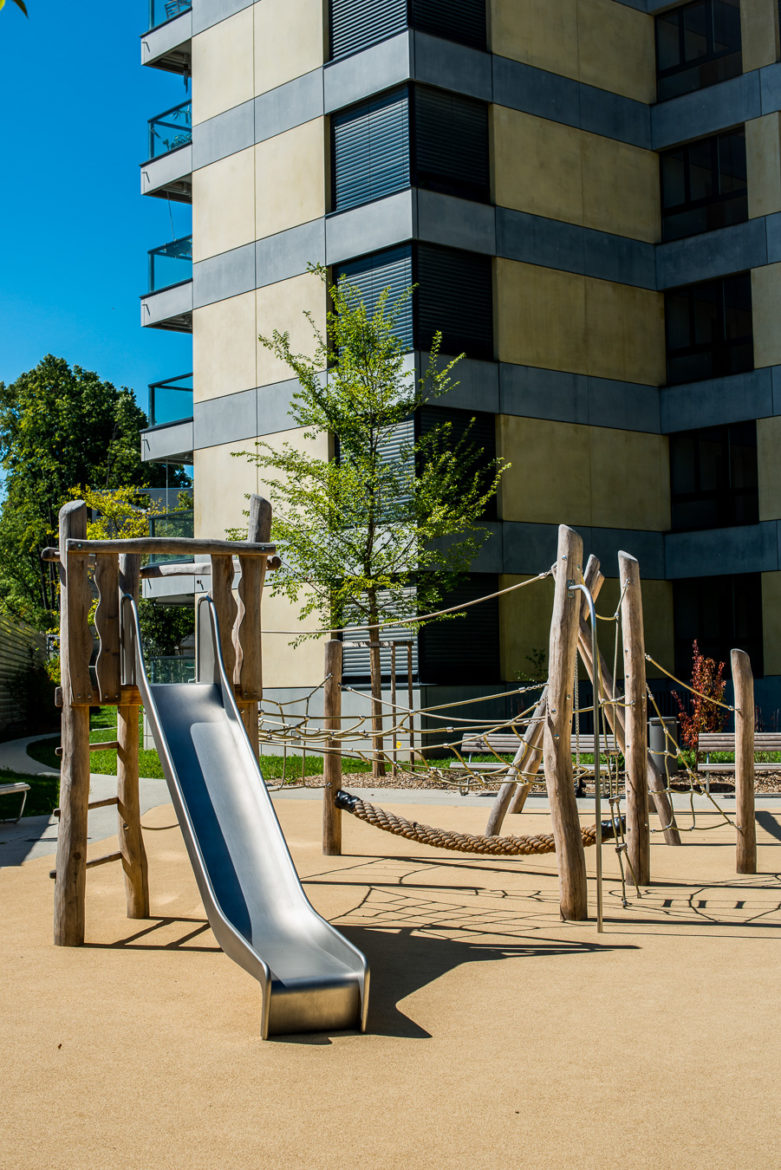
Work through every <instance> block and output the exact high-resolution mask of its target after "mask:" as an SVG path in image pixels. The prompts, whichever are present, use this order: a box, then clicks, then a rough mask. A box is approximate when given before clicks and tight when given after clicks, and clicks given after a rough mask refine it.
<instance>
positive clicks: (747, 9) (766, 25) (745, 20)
mask: <svg viewBox="0 0 781 1170" xmlns="http://www.w3.org/2000/svg"><path fill="white" fill-rule="evenodd" d="M740 38H741V42H742V49H743V71H744V73H748V72H749V71H750V70H752V69H760V68H761V67H762V66H763V65H772V64H773V62H774V61H777V60H778V57H779V39H778V4H777V3H776V0H740Z"/></svg>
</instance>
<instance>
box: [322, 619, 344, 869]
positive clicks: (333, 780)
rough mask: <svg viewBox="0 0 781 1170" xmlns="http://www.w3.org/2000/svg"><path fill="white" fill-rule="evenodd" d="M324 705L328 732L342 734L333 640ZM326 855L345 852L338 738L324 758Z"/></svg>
mask: <svg viewBox="0 0 781 1170" xmlns="http://www.w3.org/2000/svg"><path fill="white" fill-rule="evenodd" d="M323 703H324V714H325V721H324V727H325V730H326V731H339V729H340V728H341V725H342V643H341V642H339V641H337V640H336V639H333V640H332V641H330V642H326V644H325V687H324V690H323ZM323 780H324V785H323V853H325V854H326V856H328V857H338V856H339V855H340V854H341V852H342V810H341V809H339V808H337V807H336V805H335V804H334V797H335V796H336V794H337V792H338V791H339V789H340V788H341V786H342V750H341V745H340V742H339V740H338V739H333V738H329V739H327V740H326V743H325V757H324V759H323Z"/></svg>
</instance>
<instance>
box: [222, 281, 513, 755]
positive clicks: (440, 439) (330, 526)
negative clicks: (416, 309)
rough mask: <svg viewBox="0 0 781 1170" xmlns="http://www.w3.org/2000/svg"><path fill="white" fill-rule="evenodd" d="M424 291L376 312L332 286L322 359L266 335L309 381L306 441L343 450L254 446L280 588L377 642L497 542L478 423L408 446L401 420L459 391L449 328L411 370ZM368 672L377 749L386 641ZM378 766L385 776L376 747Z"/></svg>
mask: <svg viewBox="0 0 781 1170" xmlns="http://www.w3.org/2000/svg"><path fill="white" fill-rule="evenodd" d="M321 275H323V274H322V272H321ZM412 294H413V290H412V289H408V290H407V291H406V293H404V294H403V295H402V296H401V297H399V298H398V299H397V300H395V301H394V302H393V303H389V293H388V290H386V291H385V292H384V293H382V295H381V296H380V298H379V301H378V303H377V307H376V309H375V310H374V311H373V312H369V311H368V310H367V308H366V306H365V305H364V303H363V300H362V298H361V295H360V293H359V292H358V291H357V290H356V289H355V288H354V287H353V286H351V285H350V284H349V282H347V281H346V280H341V281H340V282H339V283H338V284H336V285H333V286H331V287H330V289H329V296H330V300H331V305H330V307H329V310H328V312H327V319H326V331H325V333H323V332H322V331H321V330H319V329H318V328H317V326H316V325H315V322H314V320H313V318H312V317H311V315H309V314H307V316H308V318H309V321H310V324H311V325H312V329H313V334H314V352H313V354H312V355H311V356H306V355H304V354H300V353H295V352H293V350H292V349H291V345H290V338H289V335H288V334H287V333H280V332H278V331H276V330H275V331H274V332H273V333H272V335H271V336H270V337H264V336H261V338H260V341H261V343H262V344H263V345H264V346H265V347H266V348H267V349H269V350H271V352H272V353H274V354H275V355H276V357H278V358H280V359H282V361H284V362H285V363H286V364H287V365H288V366H289V368H290V369H291V371H292V372H293V374H294V375H295V377H296V378H297V379H298V383H299V388H298V390H297V391H296V393H295V395H294V397H293V403H292V406H291V409H290V417H291V425H292V426H294V427H300V428H303V432H304V436H305V437H306V438H314V437H316V436H322V435H328V436H329V437H330V439H331V443H332V454H333V457H330V458H326V457H319V456H317V455H315V454H313V453H311V451H307V450H301V449H300V448H298V447H295V446H293V445H292V444H291V443H287V442H286V443H283V444H282V446H281V447H279V448H274V447H272V446H271V445H270V444H269V443H267V442H259V443H258V444H257V448H256V451H255V452H244V453H243V454H244V455H248V456H249V458H251V459H252V460H253V461H254V462H255V463H256V464H257V465H258V467H260V468H262V469H263V470H264V471H266V472H270V473H271V475H270V476H269V478H268V481H267V482H268V490H269V493H270V495H271V498H272V501H273V503H274V524H273V530H272V539H273V540H274V541H275V542H276V543H277V544H278V545H279V546H280V548H281V551H282V568H281V569H280V570H279V571H278V572H276V573H274V574H273V577H272V579H271V588H272V591H273V592H274V593H282V594H284V595H286V596H287V597H289V598H290V599H291V600H293V601H295V602H296V603H302V604H301V610H300V613H301V617H302V618H306V617H308V616H309V615H312V614H314V615H316V616H317V618H318V619H319V620H320V621H321V622H322V623H323V624H326V625H328V626H330V627H331V628H332V629H338V628H340V627H341V626H343V625H344V624H346V622H359V623H361V624H362V625H366V626H368V627H369V630H368V633H369V636H370V638H371V641H372V642H374V643H376V642H377V640H378V638H379V637H380V636H381V629H380V625H381V623H382V622H384V621H385V620H387V619H390V618H393V617H395V616H399V615H400V614H406V613H408V612H409V609H410V608H412V609H413V610H416V611H417V613H419V614H422V613H426V612H428V611H431V610H434V609H435V608H436V607H437V605H438V604H439V603H440V602H441V600H442V598H443V596H444V594H445V593H446V592H447V590H448V589H450V588H451V587H452V586H453V585H454V584H455V583H456V581H457V580H458V579H459V578H460V577H462V576H463V574H464V573H465V572H466V571H467V570H468V568H469V566H470V564H471V563H472V561H473V560H474V557H475V555H476V554H477V552H478V550H479V549H480V547H481V546H482V545H483V543H484V542H485V540H486V539H487V537H488V533H487V531H486V530H485V529H484V528H481V526H480V518H481V517H482V516H483V514H484V512H485V509H486V506H487V504H488V502H489V500H490V499H491V498H492V496H493V495H494V494H495V492H496V489H497V485H498V482H499V479H500V477H501V475H502V472H503V471H504V469H505V466H506V465H505V464H504V463H503V462H502V460H490V459H486V457H485V455H484V453H483V452H482V451H481V450H479V449H477V448H476V446H475V444H474V443H473V442H472V440H471V437H470V434H469V431H468V430H467V433H466V434H465V435H464V436H462V437H461V438H455V437H454V435H453V430H452V426H451V425H450V423H448V422H443V423H441V424H439V425H438V426H436V427H434V428H433V429H432V430H430V431H427V432H426V433H424V434H418V435H416V436H414V437H410V438H406V439H405V438H401V440H400V442H399V441H398V439H399V433H400V428H402V427H403V424H405V423H406V422H407V421H408V420H409V419H410V417H411V416H413V415H414V414H415V411H416V410H417V409H418V408H419V407H420V406H422V405H423V404H424V403H426V402H430V401H432V400H436V399H437V398H440V397H441V396H442V395H443V394H445V393H447V391H448V390H449V389H451V388H452V386H453V385H454V383H453V381H452V378H451V374H452V371H453V368H454V366H455V365H456V363H457V362H458V361H459V358H456V359H454V360H453V361H450V362H448V363H447V364H444V365H443V364H442V363H440V360H439V348H440V342H441V337H440V335H439V334H437V335H435V337H434V338H433V340H432V344H431V353H430V357H429V361H428V365H427V368H426V370H425V373H424V375H423V377H422V378H419V379H417V378H416V377H415V375H414V373H413V372H411V371H410V370H409V369H408V366H407V363H406V361H405V353H404V348H403V345H402V342H401V341H400V340H399V337H398V328H397V326H398V318H399V315H400V313H401V312H402V310H403V308H404V306H405V305H406V303H407V301H408V300H409V298H410V297H411V296H412ZM462 356H463V355H462ZM324 370H327V371H328V372H327V377H326V376H324V374H323V371H324ZM407 429H408V428H407ZM394 436H395V438H396V440H397V441H396V443H394V457H393V458H389V456H388V448H389V443H390V442H391V441H392V440H393V439H394ZM411 596H412V597H413V598H414V600H412V601H411V600H410V597H411ZM307 636H311V635H307V634H305V633H304V634H302V635H301V637H302V638H306V637H307ZM370 669H371V691H372V719H373V733H374V737H375V744H376V745H377V746H378V747H379V746H380V744H381V728H382V706H381V695H382V687H381V672H380V652H379V648H377V647H376V646H374V647H373V648H372V649H371V650H370ZM375 770H376V772H378V773H379V772H381V770H382V769H381V764H380V761H379V760H378V759H377V754H376V753H375Z"/></svg>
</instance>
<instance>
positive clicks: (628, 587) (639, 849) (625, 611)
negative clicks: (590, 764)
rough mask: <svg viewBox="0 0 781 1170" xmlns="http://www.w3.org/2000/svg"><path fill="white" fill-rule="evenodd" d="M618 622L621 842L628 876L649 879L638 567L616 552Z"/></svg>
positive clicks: (641, 881) (645, 719)
mask: <svg viewBox="0 0 781 1170" xmlns="http://www.w3.org/2000/svg"><path fill="white" fill-rule="evenodd" d="M618 566H619V581H620V585H621V592H622V600H621V624H622V632H623V639H624V695H625V703H626V706H625V708H624V736H625V741H626V742H625V746H624V761H625V766H626V844H627V857H628V859H629V863H630V865H631V867H632V873H633V876H634V880H635V881H636V882H637V884H638V885H640V886H647V885H648V883H649V882H650V880H651V833H650V828H649V824H648V788H647V780H646V773H647V757H648V699H647V692H646V679H645V632H644V629H643V597H642V591H641V587H640V566H639V564H638V562H637V560H636V559H635V557H633V556H630V554H629V553H625V552H619V554H618Z"/></svg>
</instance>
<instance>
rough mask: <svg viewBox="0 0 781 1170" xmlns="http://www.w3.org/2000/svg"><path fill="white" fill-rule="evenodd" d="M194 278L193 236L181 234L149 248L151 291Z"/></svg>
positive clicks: (157, 290)
mask: <svg viewBox="0 0 781 1170" xmlns="http://www.w3.org/2000/svg"><path fill="white" fill-rule="evenodd" d="M192 278H193V238H192V236H181V237H180V239H178V240H171V242H170V243H169V244H161V245H160V247H159V248H150V250H149V291H150V293H153V292H159V291H160V289H163V288H170V287H171V285H174V284H182V283H183V282H184V281H186V280H192Z"/></svg>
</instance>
